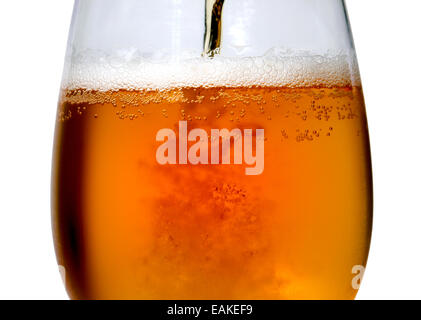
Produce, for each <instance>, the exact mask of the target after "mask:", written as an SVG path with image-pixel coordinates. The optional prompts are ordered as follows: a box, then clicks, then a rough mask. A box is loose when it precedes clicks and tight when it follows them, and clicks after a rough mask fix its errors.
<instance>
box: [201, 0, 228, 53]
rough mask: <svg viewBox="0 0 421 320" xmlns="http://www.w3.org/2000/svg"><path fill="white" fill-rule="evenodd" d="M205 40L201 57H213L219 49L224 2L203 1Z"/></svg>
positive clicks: (219, 0) (222, 0)
mask: <svg viewBox="0 0 421 320" xmlns="http://www.w3.org/2000/svg"><path fill="white" fill-rule="evenodd" d="M205 1H206V8H205V38H204V43H203V56H205V57H206V56H207V57H214V56H215V54H218V53H219V51H220V47H221V34H222V32H221V31H222V20H221V19H222V9H223V6H224V1H225V0H205Z"/></svg>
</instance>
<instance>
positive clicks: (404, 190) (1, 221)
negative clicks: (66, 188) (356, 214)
mask: <svg viewBox="0 0 421 320" xmlns="http://www.w3.org/2000/svg"><path fill="white" fill-rule="evenodd" d="M0 3H1V4H0V299H67V295H66V293H65V291H64V288H63V285H62V283H61V279H60V276H59V273H58V271H57V266H56V262H55V256H54V249H53V243H52V235H51V227H50V203H49V188H50V165H51V152H52V141H53V133H54V122H55V111H56V110H55V109H56V103H57V97H58V90H59V85H60V80H61V72H62V65H63V60H64V53H65V47H66V41H67V32H68V28H69V23H70V17H71V11H72V6H73V1H71V0H61V1H57V0H36V1H34V0H12V1H1V2H0ZM348 9H349V14H350V18H351V24H352V27H353V31H354V37H355V42H356V47H357V53H358V58H359V62H360V69H361V74H362V79H363V85H364V90H365V97H366V103H367V112H368V117H369V121H370V131H371V143H372V155H373V169H374V184H375V220H374V230H373V238H372V239H373V240H372V247H371V252H370V257H369V263H368V267H367V271H366V276H365V279H364V282H363V285H362V288H361V290H360V293H359V296H358V297H359V298H360V299H420V298H421V290H420V289H419V288H421V250H420V245H421V200H420V199H421V151H420V150H421V51H420V49H421V45H420V43H421V40H420V39H421V19H420V13H421V1H419V0H399V1H397V0H348Z"/></svg>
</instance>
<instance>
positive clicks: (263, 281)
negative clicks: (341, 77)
mask: <svg viewBox="0 0 421 320" xmlns="http://www.w3.org/2000/svg"><path fill="white" fill-rule="evenodd" d="M364 109H365V108H364V103H363V96H362V91H361V89H360V88H359V87H342V88H262V87H260V88H223V87H221V88H207V89H204V88H197V89H194V88H182V89H174V90H170V91H164V92H159V91H151V92H146V91H124V90H120V91H117V92H92V91H84V90H76V91H64V92H63V93H62V98H61V101H60V105H59V112H58V120H57V130H56V140H55V152H54V168H53V189H52V190H53V226H54V237H55V245H56V252H57V257H58V262H59V264H60V265H62V266H63V267H64V268H65V270H66V287H67V290H68V293H69V295H70V297H71V298H73V299H352V298H354V297H355V295H356V293H357V290H355V288H353V286H352V281H353V277H355V274H353V273H352V269H353V267H354V266H355V265H362V266H365V263H366V260H367V255H368V250H369V243H370V233H371V221H372V220H371V219H372V180H371V165H370V152H369V142H368V141H369V140H368V132H367V122H366V116H365V110H364ZM180 120H186V121H187V122H188V126H189V130H190V129H193V128H202V129H204V130H206V131H208V132H210V130H211V129H222V128H227V129H230V130H231V129H233V128H240V129H244V128H247V129H264V130H265V154H264V155H265V158H264V160H265V169H264V172H263V173H262V174H261V175H257V176H247V175H245V174H244V168H245V167H246V165H234V164H231V165H192V164H187V165H160V164H158V163H157V160H156V157H155V155H156V150H157V148H158V147H159V145H160V144H161V143H162V142H157V141H156V139H155V138H156V134H157V132H158V131H159V130H160V129H162V128H171V129H174V131H175V132H177V128H178V124H179V121H180Z"/></svg>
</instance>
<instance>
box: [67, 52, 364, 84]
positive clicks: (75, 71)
mask: <svg viewBox="0 0 421 320" xmlns="http://www.w3.org/2000/svg"><path fill="white" fill-rule="evenodd" d="M360 83H361V80H360V76H359V71H358V65H357V62H356V58H355V54H354V53H343V52H339V53H328V54H315V53H311V52H294V51H285V50H277V49H272V50H271V51H269V52H268V53H267V54H265V55H263V56H259V57H235V58H232V57H223V56H216V57H214V58H208V57H200V56H199V57H197V55H196V57H193V55H192V56H189V55H184V56H183V57H181V58H178V59H177V60H176V59H171V58H168V59H166V58H162V57H160V58H159V59H157V58H156V57H153V58H151V57H145V56H143V55H142V54H140V53H139V52H137V51H136V50H127V51H123V52H117V53H115V54H105V53H99V52H92V51H86V52H82V53H80V54H77V55H74V56H72V57H71V58H70V59H69V61H67V63H66V68H65V72H64V78H63V83H62V87H63V89H67V90H76V89H86V90H95V91H109V90H113V91H114V90H120V89H126V90H165V89H174V88H180V87H193V88H195V87H223V86H224V87H250V86H264V87H314V86H319V87H345V86H359V85H360Z"/></svg>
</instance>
